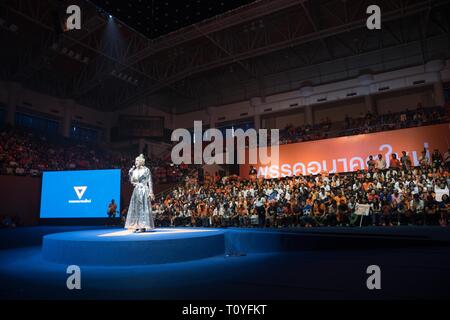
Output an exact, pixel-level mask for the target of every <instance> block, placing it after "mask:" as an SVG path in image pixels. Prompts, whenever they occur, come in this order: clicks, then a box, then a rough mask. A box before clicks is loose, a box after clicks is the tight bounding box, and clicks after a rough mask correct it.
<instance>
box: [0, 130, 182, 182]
mask: <svg viewBox="0 0 450 320" xmlns="http://www.w3.org/2000/svg"><path fill="white" fill-rule="evenodd" d="M134 158H135V155H129V156H125V155H123V154H116V153H113V152H111V151H109V150H106V149H105V148H102V147H100V146H99V145H96V144H92V143H88V142H84V141H83V142H82V141H76V140H72V139H64V138H61V137H52V136H49V135H48V134H45V133H41V132H38V131H35V130H31V129H26V128H20V127H6V126H5V127H3V128H2V129H0V174H2V175H17V176H40V175H41V174H42V172H43V171H59V170H83V169H90V170H94V169H111V168H118V169H121V170H122V177H123V178H124V179H127V178H128V170H129V168H130V167H131V166H132V165H133V163H134ZM147 166H148V167H150V168H151V169H152V173H153V177H154V179H155V180H156V182H176V181H179V179H180V177H181V176H182V169H181V168H179V167H178V166H171V165H170V163H169V162H168V161H166V160H163V159H149V160H148V161H147Z"/></svg>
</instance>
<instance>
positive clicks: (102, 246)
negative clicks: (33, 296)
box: [42, 228, 224, 266]
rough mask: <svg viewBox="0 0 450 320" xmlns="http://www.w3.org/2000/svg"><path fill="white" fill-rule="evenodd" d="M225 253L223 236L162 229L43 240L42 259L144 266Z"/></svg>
mask: <svg viewBox="0 0 450 320" xmlns="http://www.w3.org/2000/svg"><path fill="white" fill-rule="evenodd" d="M223 253H224V232H223V231H220V230H213V229H174V228H165V229H164V228H163V229H156V230H154V231H152V232H145V233H132V232H130V231H128V230H124V229H112V230H88V231H77V232H64V233H55V234H50V235H46V236H44V241H43V245H42V255H43V257H44V259H46V260H48V261H51V262H56V263H65V264H76V265H99V266H102V265H103V266H119V265H145V264H159V263H170V262H180V261H188V260H196V259H203V258H208V257H212V256H217V255H220V254H223Z"/></svg>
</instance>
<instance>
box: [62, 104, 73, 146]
mask: <svg viewBox="0 0 450 320" xmlns="http://www.w3.org/2000/svg"><path fill="white" fill-rule="evenodd" d="M61 104H62V106H63V108H64V114H63V121H62V126H61V134H62V136H63V137H66V138H68V137H70V128H71V124H72V115H73V112H74V108H75V101H73V100H63V101H61Z"/></svg>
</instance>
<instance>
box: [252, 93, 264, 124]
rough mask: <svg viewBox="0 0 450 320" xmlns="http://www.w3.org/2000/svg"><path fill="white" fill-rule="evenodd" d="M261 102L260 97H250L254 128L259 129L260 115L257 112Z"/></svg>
mask: <svg viewBox="0 0 450 320" xmlns="http://www.w3.org/2000/svg"><path fill="white" fill-rule="evenodd" d="M262 104H263V102H262V99H261V97H253V98H251V99H250V106H251V107H252V109H253V124H254V126H255V130H259V129H261V115H260V113H259V109H260V108H259V107H260V106H261V105H262Z"/></svg>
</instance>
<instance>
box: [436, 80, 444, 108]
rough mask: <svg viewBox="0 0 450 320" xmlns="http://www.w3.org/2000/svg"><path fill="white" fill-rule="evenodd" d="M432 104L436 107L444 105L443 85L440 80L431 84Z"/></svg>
mask: <svg viewBox="0 0 450 320" xmlns="http://www.w3.org/2000/svg"><path fill="white" fill-rule="evenodd" d="M433 95H434V104H435V105H437V106H444V105H445V98H444V84H443V83H442V80H439V81H437V82H435V83H433Z"/></svg>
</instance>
